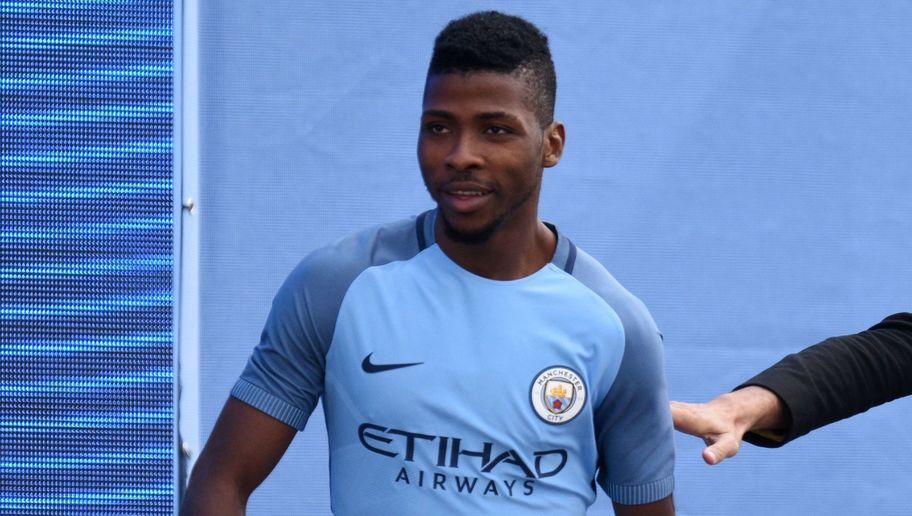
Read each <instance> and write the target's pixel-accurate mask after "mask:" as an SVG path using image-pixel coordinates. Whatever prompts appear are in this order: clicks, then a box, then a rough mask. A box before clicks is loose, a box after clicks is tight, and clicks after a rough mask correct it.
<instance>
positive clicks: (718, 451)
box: [703, 435, 741, 466]
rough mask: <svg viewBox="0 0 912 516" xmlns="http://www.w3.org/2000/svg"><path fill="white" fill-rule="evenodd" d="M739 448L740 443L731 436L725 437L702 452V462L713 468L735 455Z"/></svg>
mask: <svg viewBox="0 0 912 516" xmlns="http://www.w3.org/2000/svg"><path fill="white" fill-rule="evenodd" d="M740 448H741V441H739V440H737V439H735V438H734V437H732V436H731V435H725V436H723V437H721V438H719V439H718V440H717V441H716V442H715V443H713V444H712V445H711V446H707V447H706V448H705V449H704V450H703V460H704V461H705V462H706V463H707V464H709V465H710V466H714V465H716V464H718V463H720V462H722V461H723V460H725V459H727V458H729V457H734V456H735V455H737V454H738V450H739V449H740Z"/></svg>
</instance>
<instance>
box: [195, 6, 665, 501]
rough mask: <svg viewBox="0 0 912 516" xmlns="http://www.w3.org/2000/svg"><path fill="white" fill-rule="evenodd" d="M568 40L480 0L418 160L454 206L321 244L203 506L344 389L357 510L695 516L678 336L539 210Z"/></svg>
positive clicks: (297, 280) (241, 399)
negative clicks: (677, 394) (599, 509)
mask: <svg viewBox="0 0 912 516" xmlns="http://www.w3.org/2000/svg"><path fill="white" fill-rule="evenodd" d="M555 89H556V80H555V75H554V65H553V63H552V60H551V55H550V51H549V49H548V43H547V38H546V37H545V36H544V35H543V34H542V33H541V32H540V31H539V30H538V29H536V28H535V27H534V26H533V25H531V24H530V23H528V22H527V21H525V20H522V19H521V18H517V17H514V16H507V15H503V14H500V13H496V12H483V13H476V14H472V15H469V16H466V17H464V18H461V19H458V20H454V21H453V22H451V23H450V24H449V25H448V26H447V27H446V28H445V29H444V30H443V31H442V32H441V33H440V35H439V36H438V37H437V39H436V42H435V47H434V54H433V57H432V59H431V64H430V67H429V71H428V75H427V82H426V85H425V92H424V100H423V114H422V118H421V130H420V135H419V139H418V161H419V164H420V168H421V172H422V177H423V179H424V183H425V185H426V186H427V189H428V192H429V193H430V194H431V197H432V198H433V199H434V201H435V202H436V204H437V208H436V209H435V210H431V211H428V212H425V213H423V214H421V215H419V216H418V217H416V218H413V219H409V220H405V221H400V222H394V223H390V224H385V225H382V226H377V227H374V228H371V229H368V230H365V231H362V232H360V233H357V234H355V235H353V236H351V237H349V238H346V239H343V240H341V241H339V242H337V243H336V244H334V245H331V246H329V247H325V248H322V249H319V250H317V251H315V252H313V253H312V254H311V255H309V256H308V257H307V258H305V259H304V260H303V261H302V262H301V264H299V265H298V267H297V268H296V269H295V270H294V271H293V272H292V273H291V275H290V276H289V278H288V279H287V280H286V282H285V284H284V285H283V286H282V288H281V289H280V290H279V292H278V294H277V295H276V297H275V300H274V302H273V307H272V310H271V312H270V315H269V318H268V321H267V323H266V326H265V329H264V330H263V335H262V339H261V342H260V344H259V345H258V346H257V347H256V349H255V350H254V352H253V355H252V356H251V358H250V361H249V363H248V365H247V367H246V369H245V370H244V372H243V373H242V375H241V378H240V379H239V380H238V382H237V384H236V385H235V387H234V388H233V389H232V391H231V397H230V398H229V400H228V402H227V404H226V405H225V407H224V409H223V411H222V414H221V416H220V417H219V419H218V421H217V422H216V425H215V428H214V429H213V432H212V435H211V436H210V437H209V441H208V442H207V444H206V447H205V449H204V450H203V452H202V454H201V455H200V458H199V460H198V461H197V465H196V467H195V469H194V471H193V474H192V476H191V479H190V484H189V487H188V492H187V496H186V499H185V502H184V512H185V513H187V514H232V513H240V512H242V511H243V510H244V507H245V505H246V501H247V498H248V496H249V495H250V493H251V492H252V491H253V490H254V489H255V488H256V486H257V485H259V483H260V482H261V481H262V480H263V479H264V478H265V477H266V476H267V475H268V474H269V472H270V471H271V470H272V468H273V467H274V466H275V464H276V463H277V462H278V460H279V459H280V458H281V456H282V454H283V453H284V451H285V449H286V448H287V446H288V445H289V443H290V442H291V439H292V438H293V436H294V434H295V431H296V430H300V429H302V428H304V425H305V424H306V422H307V419H308V417H309V415H310V413H311V411H312V410H313V409H314V407H315V406H316V404H317V401H318V400H319V399H321V398H322V400H323V409H324V411H325V415H326V424H327V430H328V434H329V453H330V459H331V460H330V488H331V498H332V508H333V511H334V512H335V513H337V514H396V515H404V514H421V515H426V514H497V515H506V514H584V513H585V511H586V508H587V507H588V506H589V505H591V504H592V502H593V501H594V500H595V496H596V493H595V489H596V483H598V484H599V485H601V487H602V488H603V489H604V490H605V492H606V493H607V494H608V495H609V496H610V497H611V499H612V500H613V502H614V507H615V511H616V512H617V513H618V514H621V515H628V514H636V515H667V514H673V513H674V507H673V503H672V497H671V495H672V490H673V485H674V478H673V469H674V449H673V444H672V434H673V431H672V422H671V417H670V413H669V411H668V405H667V403H668V401H667V395H666V388H665V380H664V375H663V371H662V368H663V363H662V360H663V359H662V345H661V336H660V334H659V332H658V330H657V328H656V326H655V324H654V322H653V320H652V318H651V317H650V315H649V313H648V312H647V310H646V308H645V307H644V306H643V304H642V303H641V302H640V301H639V300H637V299H636V298H635V297H633V296H632V295H631V294H630V293H628V292H627V291H626V290H624V289H623V287H621V286H620V285H619V284H618V283H617V282H616V281H615V280H614V278H612V277H611V275H609V274H608V272H606V271H605V269H604V268H602V266H601V265H600V264H598V263H597V262H596V261H595V260H593V259H592V258H591V257H590V256H589V255H587V254H586V253H584V252H583V251H581V250H579V249H577V248H576V246H575V245H574V244H573V243H572V242H571V241H570V240H569V239H568V238H567V237H566V236H565V235H564V234H563V233H561V232H559V231H558V230H557V228H555V227H554V226H552V225H549V224H546V223H543V222H542V221H541V220H540V219H539V218H538V200H539V193H540V189H541V179H542V173H543V169H544V168H546V167H552V166H554V165H556V164H557V163H558V161H559V160H560V157H561V153H562V151H563V147H564V136H565V133H564V126H563V125H562V124H561V123H560V122H556V121H554V119H553V110H554V96H555Z"/></svg>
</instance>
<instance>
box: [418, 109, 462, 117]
mask: <svg viewBox="0 0 912 516" xmlns="http://www.w3.org/2000/svg"><path fill="white" fill-rule="evenodd" d="M428 116H435V117H437V118H447V119H452V118H455V117H454V116H453V114H452V113H450V112H449V111H443V110H442V109H428V110H427V111H425V112H424V113H421V117H422V118H424V117H428Z"/></svg>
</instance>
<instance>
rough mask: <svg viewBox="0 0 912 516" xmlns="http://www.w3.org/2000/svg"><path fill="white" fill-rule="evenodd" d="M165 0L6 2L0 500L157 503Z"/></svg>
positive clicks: (114, 507) (163, 309)
mask: <svg viewBox="0 0 912 516" xmlns="http://www.w3.org/2000/svg"><path fill="white" fill-rule="evenodd" d="M172 8H173V5H172V2H163V1H154V2H153V1H146V2H143V1H134V2H118V1H108V2H104V1H88V0H82V1H70V2H3V3H2V4H0V12H2V36H0V50H2V56H3V58H2V79H0V90H2V91H0V94H2V98H3V110H2V163H0V164H2V172H0V190H2V192H0V209H2V227H0V253H2V261H0V294H2V299H0V328H2V329H0V364H2V365H0V396H2V399H0V440H2V450H3V453H2V459H0V513H3V514H38V513H41V514H74V513H87V512H88V513H99V512H104V513H119V514H123V513H140V512H141V513H170V512H171V511H172V509H173V505H174V493H175V487H174V484H175V475H174V471H175V451H174V450H175V446H174V442H175V438H174V431H173V426H174V416H175V402H174V392H175V389H174V360H173V349H174V335H173V330H172V327H173V313H172V312H173V311H172V305H173V300H172V275H173V257H174V251H173V246H174V238H173V223H174V221H173V216H172V211H173V184H174V177H173V176H174V167H173V164H172V160H173V155H172V134H173V131H172V122H173V94H172V77H173V66H172V63H173V43H172V41H173V37H172V23H173V22H172V19H173V15H172Z"/></svg>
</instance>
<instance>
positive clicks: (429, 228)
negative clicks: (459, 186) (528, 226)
mask: <svg viewBox="0 0 912 516" xmlns="http://www.w3.org/2000/svg"><path fill="white" fill-rule="evenodd" d="M436 222H437V209H436V208H435V209H432V210H428V211H426V212H424V213H422V214H421V215H418V217H417V218H416V219H415V234H416V236H417V237H418V249H419V250H420V251H424V250H425V249H427V248H428V247H430V246H432V245H434V244H435V243H436V240H435V238H434V224H436ZM545 225H546V226H548V229H550V230H551V231H553V232H554V234H555V235H557V248H556V249H555V250H554V256H553V257H552V258H551V263H553V264H554V265H555V266H557V267H559V268H561V269H562V270H564V271H565V272H566V273H567V274H573V266H574V265H575V264H576V245H574V243H573V242H571V241H570V239H569V238H567V237H566V236H564V234H563V233H561V232H560V231H558V230H557V226H555V225H554V224H551V223H550V222H545Z"/></svg>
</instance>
